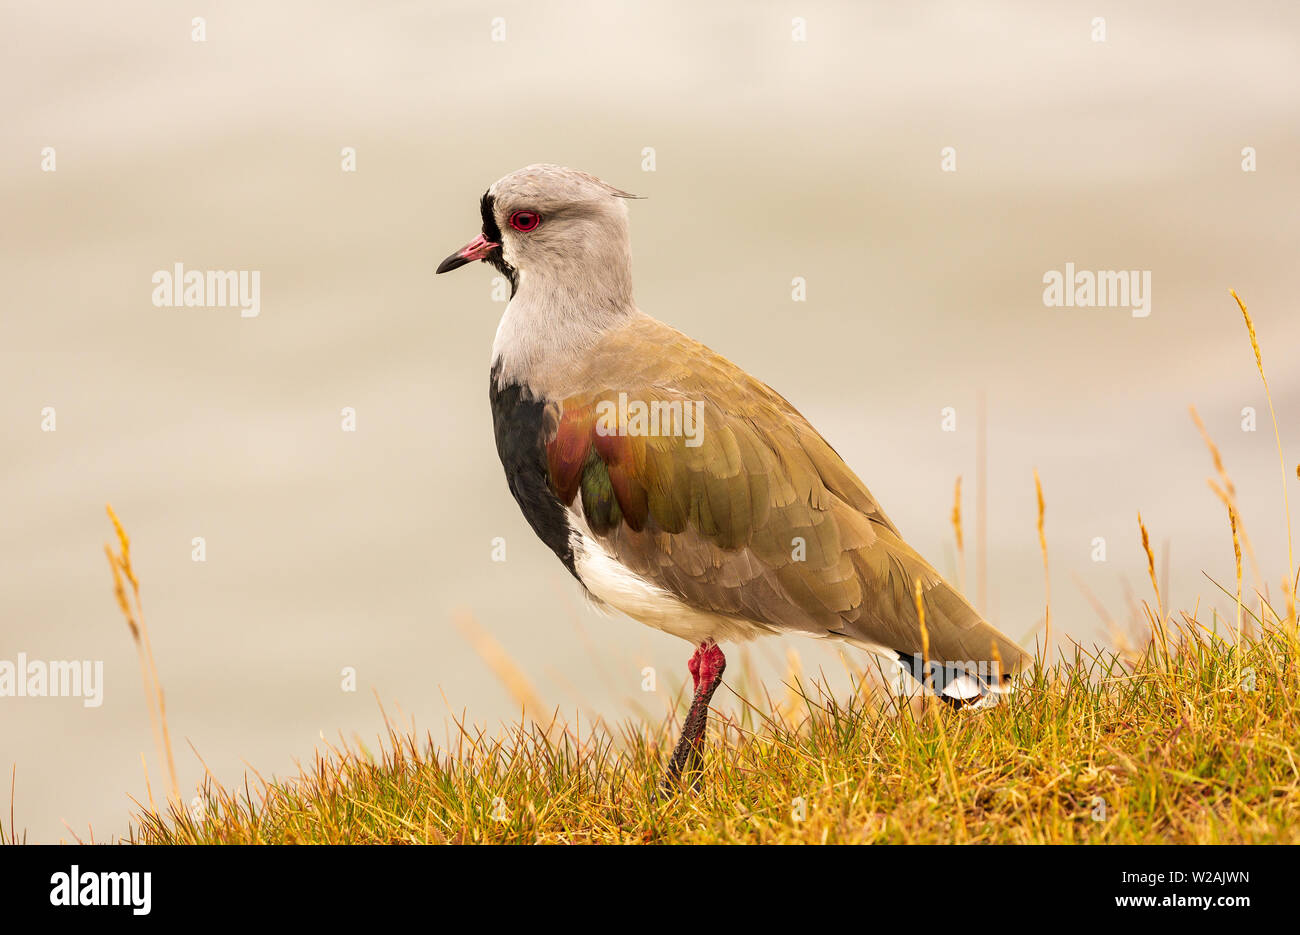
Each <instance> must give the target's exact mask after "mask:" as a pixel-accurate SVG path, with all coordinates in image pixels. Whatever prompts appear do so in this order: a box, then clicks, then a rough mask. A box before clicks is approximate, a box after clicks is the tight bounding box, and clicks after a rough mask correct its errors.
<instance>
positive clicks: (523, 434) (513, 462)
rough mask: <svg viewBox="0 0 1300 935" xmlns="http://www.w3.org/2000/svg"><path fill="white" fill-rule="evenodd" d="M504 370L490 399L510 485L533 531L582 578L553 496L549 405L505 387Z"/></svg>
mask: <svg viewBox="0 0 1300 935" xmlns="http://www.w3.org/2000/svg"><path fill="white" fill-rule="evenodd" d="M499 370H500V365H499V364H498V365H494V366H493V368H492V376H491V386H490V397H489V398H490V400H491V403H492V425H493V428H494V429H495V431H496V439H497V454H498V455H500V457H501V465H502V467H504V468H505V471H506V482H507V483H508V484H509V485H510V492H511V493H512V494H514V495H515V501H516V502H517V503H518V504H519V509H521V510H522V511H523V513H524V518H525V519H527V520H528V525H530V526H532V527H533V532H535V533H537V535H538V537H539V538H540V539H541V540H542V541H543V542H545V543H546V545H547V546H548V547H550V550H551V551H552V552H554V553H555V554H556V556H557V557H558V558H559V559H560V561H562V562H563V563H564V567H565V568H567V569H569V571H570V573H572V575H573V576H574V577H575V578H577V577H578V572H577V570H576V569H575V568H574V566H573V549H572V547H571V546H570V545H569V520H568V517H567V515H566V514H565V510H564V507H563V506H562V505H561V504H560V501H559V499H558V498H556V496H555V494H553V493H552V492H551V485H550V482H549V479H548V477H547V471H546V449H545V427H544V423H543V417H544V413H545V410H546V403H545V401H544V400H540V399H536V398H534V397H533V395H532V393H531V392H529V391H528V390H527V389H526V388H525V387H523V386H521V385H520V384H518V383H510V384H507V385H505V386H501V385H499V384H498V382H497V373H498V371H499ZM578 580H580V581H581V580H582V579H580V578H579V579H578Z"/></svg>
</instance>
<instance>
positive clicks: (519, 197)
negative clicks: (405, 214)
mask: <svg viewBox="0 0 1300 935" xmlns="http://www.w3.org/2000/svg"><path fill="white" fill-rule="evenodd" d="M635 197H637V196H636V195H630V194H628V193H627V192H625V191H620V190H619V189H617V188H615V187H613V186H612V185H608V184H606V183H605V182H602V181H601V180H600V179H598V178H596V177H595V176H593V175H588V174H587V173H586V172H579V171H578V170H576V169H567V168H565V167H563V166H553V165H544V164H539V165H532V166H527V167H525V168H523V169H520V170H518V171H517V172H512V173H510V174H509V175H507V176H505V177H504V178H501V179H498V180H497V181H496V182H495V183H494V184H493V185H492V187H491V188H489V189H488V190H487V192H486V193H485V194H484V195H483V198H482V200H481V201H480V203H479V207H480V209H481V211H482V215H483V230H482V232H481V233H480V234H479V235H478V236H477V237H475V238H474V239H473V240H471V241H470V242H469V243H467V244H466V245H465V246H463V247H461V248H460V249H459V250H457V251H456V252H455V253H453V254H452V255H451V256H449V257H447V259H445V260H443V261H442V263H440V264H439V265H438V272H439V273H446V272H450V271H451V270H453V269H458V268H460V267H461V266H464V265H465V264H466V263H469V262H472V261H473V260H483V261H484V262H487V263H491V264H492V265H493V266H495V267H496V268H497V269H498V270H500V271H501V272H502V273H503V274H505V275H506V276H507V277H508V278H509V279H510V282H511V285H512V286H513V287H515V288H518V284H519V272H520V271H522V272H523V273H524V274H525V275H526V276H532V275H534V274H535V275H539V276H545V277H555V276H570V277H579V278H588V277H592V276H603V275H608V274H610V273H612V272H615V271H617V272H620V273H621V272H622V269H623V268H626V267H627V265H628V252H629V249H628V230H627V206H626V204H625V199H628V198H635Z"/></svg>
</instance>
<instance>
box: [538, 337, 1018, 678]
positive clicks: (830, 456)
mask: <svg viewBox="0 0 1300 935" xmlns="http://www.w3.org/2000/svg"><path fill="white" fill-rule="evenodd" d="M655 326H657V327H655ZM638 328H639V330H640V331H645V329H650V328H653V330H650V331H648V332H647V333H636V332H634V333H633V334H631V335H627V334H625V335H621V336H620V340H617V341H608V342H606V343H605V344H603V345H602V346H600V347H598V348H596V349H595V350H594V351H593V352H592V353H591V354H590V355H589V356H588V358H587V359H586V360H585V362H584V363H583V364H582V365H580V366H581V372H580V373H579V374H578V375H577V377H576V378H575V379H574V381H573V384H572V385H583V386H586V387H589V388H590V389H585V390H583V391H581V392H577V393H573V394H571V395H568V396H567V397H566V398H564V399H563V400H561V401H556V402H553V403H551V404H550V406H549V407H548V410H547V413H546V441H545V445H546V460H547V470H548V475H549V479H550V484H551V487H552V490H553V491H554V492H555V494H556V496H557V497H558V498H559V500H560V502H561V503H563V504H564V505H566V506H569V507H572V508H574V509H578V508H579V507H580V509H581V512H582V514H583V516H584V518H585V520H586V523H587V526H588V527H589V529H590V530H591V532H592V534H593V535H594V536H596V537H597V538H599V540H600V541H601V542H602V544H603V545H604V546H605V548H606V549H607V550H608V551H609V552H610V553H611V554H612V555H613V556H614V557H615V558H617V559H618V560H619V561H620V562H621V563H622V564H624V565H625V566H626V567H628V568H629V569H630V570H632V571H634V572H635V573H637V574H638V575H640V576H642V577H643V578H645V579H646V580H648V581H650V582H652V583H654V584H656V585H658V586H659V587H662V588H664V589H666V590H667V591H669V592H670V593H672V594H674V595H675V596H677V597H678V598H680V599H681V600H682V601H684V602H685V603H687V604H688V605H690V606H692V607H695V608H698V609H700V610H706V611H710V612H713V613H718V614H724V615H729V616H735V617H739V618H744V619H748V620H751V621H754V622H756V623H759V624H761V625H764V626H767V627H770V628H772V629H791V630H800V631H805V632H809V633H813V634H816V635H839V636H844V637H848V638H851V639H856V640H859V641H862V642H864V643H868V644H872V645H876V646H879V647H881V648H883V649H886V650H891V651H894V652H898V653H903V654H906V655H908V656H911V655H913V654H920V653H922V651H923V646H922V638H921V630H920V625H919V622H918V617H917V612H916V604H915V597H914V588H915V582H916V581H917V580H919V581H920V582H921V586H922V593H923V601H924V607H925V618H926V629H927V632H928V635H929V642H930V645H929V652H930V658H931V659H933V660H949V661H966V660H972V661H980V660H992V659H1000V660H1001V661H1002V663H1003V665H1005V666H1006V671H1008V672H1009V671H1010V670H1011V667H1012V666H1014V665H1016V664H1018V663H1019V662H1020V661H1021V658H1022V653H1021V651H1020V649H1019V647H1017V646H1016V645H1015V644H1014V643H1013V642H1011V641H1010V640H1009V639H1008V638H1007V637H1005V636H1003V635H1002V634H1001V633H999V632H998V631H997V630H996V629H994V628H993V627H992V626H990V625H989V624H988V623H986V622H984V621H983V620H982V619H981V618H980V616H979V614H978V613H976V611H975V610H974V609H973V608H972V607H971V606H970V605H969V604H968V603H967V602H966V601H965V600H964V599H963V598H962V597H961V595H960V594H958V593H957V591H956V590H955V589H953V588H952V587H951V586H949V585H948V583H947V582H946V581H944V580H943V578H942V577H941V576H940V575H939V574H938V572H936V571H935V570H934V569H933V568H932V567H931V566H930V565H929V564H927V563H926V562H925V560H924V559H922V558H921V557H920V556H919V555H918V554H917V553H916V552H915V551H913V549H912V548H911V547H910V546H908V545H907V543H905V542H904V541H903V540H902V537H901V536H900V535H899V533H898V530H897V528H896V527H895V526H894V524H893V523H892V522H890V521H889V519H888V517H886V516H885V514H884V512H883V511H882V510H881V509H880V506H879V504H877V503H876V501H875V499H874V498H873V497H872V496H871V493H870V492H869V491H868V490H867V488H866V486H865V485H864V484H863V483H862V481H861V480H859V479H858V478H857V476H856V475H854V473H853V472H852V471H851V470H850V469H849V468H848V466H847V465H846V464H845V463H844V461H843V460H842V459H841V458H840V457H839V455H837V454H836V453H835V451H834V450H833V449H832V448H831V447H830V445H828V444H827V443H826V441H825V440H824V439H823V438H822V437H821V435H819V434H818V433H817V431H816V430H815V429H814V428H813V427H812V426H811V425H810V424H809V423H808V421H807V420H806V419H804V418H803V417H802V416H801V415H800V414H799V413H798V412H797V411H796V410H795V409H794V407H793V406H791V405H790V404H789V403H788V402H786V401H785V400H784V399H783V398H781V397H780V396H779V395H778V394H776V393H775V392H774V391H772V390H771V389H770V388H768V387H767V386H765V385H764V384H762V383H760V382H759V381H757V380H755V379H754V378H753V377H750V376H749V375H748V374H746V373H745V372H744V371H743V370H741V369H740V368H739V367H737V366H735V365H734V364H732V363H731V362H730V361H728V360H726V359H725V358H723V357H721V356H719V355H717V354H715V353H713V352H712V351H710V350H709V349H708V348H706V347H704V346H703V345H701V344H699V343H697V342H695V341H692V340H691V339H689V338H687V337H685V336H684V335H681V334H680V333H679V332H676V331H674V330H672V329H670V328H668V327H667V326H664V325H659V324H658V323H657V322H654V323H653V326H652V325H641V326H638ZM656 413H657V414H656ZM655 419H657V420H658V423H657V424H656V423H655V421H654V420H655Z"/></svg>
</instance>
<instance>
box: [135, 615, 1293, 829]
mask: <svg viewBox="0 0 1300 935" xmlns="http://www.w3.org/2000/svg"><path fill="white" fill-rule="evenodd" d="M1176 636H1177V639H1176V640H1175V643H1176V645H1175V646H1173V647H1171V651H1170V656H1169V657H1168V658H1166V657H1165V656H1164V655H1163V652H1162V651H1157V648H1156V644H1155V643H1148V646H1147V649H1146V651H1144V652H1143V653H1142V655H1141V656H1140V657H1138V658H1136V659H1130V660H1126V659H1124V658H1122V657H1121V656H1119V655H1115V654H1106V653H1095V654H1091V655H1089V654H1085V653H1084V652H1083V651H1082V650H1080V649H1077V648H1076V650H1075V652H1074V653H1073V654H1072V655H1071V656H1070V657H1069V658H1061V659H1058V660H1057V662H1056V663H1055V664H1054V665H1052V666H1051V667H1047V668H1043V667H1040V668H1038V669H1037V670H1036V671H1035V672H1034V673H1033V674H1032V676H1031V677H1030V679H1029V680H1028V681H1027V682H1026V683H1025V684H1024V685H1023V686H1022V687H1021V688H1020V689H1019V690H1018V691H1017V692H1016V693H1015V694H1014V695H1013V697H1012V698H1011V700H1010V701H1009V702H1004V703H1003V704H1001V705H999V706H997V707H995V708H992V709H985V710H980V711H970V712H952V711H950V710H949V709H948V708H947V707H946V706H943V705H939V704H936V703H933V702H931V703H929V704H926V705H908V704H904V705H902V706H901V708H895V707H893V706H891V705H889V704H886V703H883V701H882V699H881V698H880V696H879V695H877V694H875V693H873V692H871V691H870V690H869V689H868V686H867V685H866V684H865V683H863V684H862V690H861V691H858V692H854V693H853V695H852V696H851V697H850V698H848V699H847V700H837V699H835V698H834V697H832V696H831V695H830V693H829V692H828V691H826V690H825V688H824V686H822V685H821V684H820V683H814V684H801V685H799V686H798V690H797V694H796V697H797V698H798V700H799V702H800V704H801V705H802V707H801V708H800V709H798V710H796V711H789V710H786V709H785V708H784V706H783V705H780V704H773V703H770V702H767V703H764V704H762V705H745V706H743V707H742V709H741V713H740V715H739V716H738V717H737V718H734V719H730V720H727V721H725V722H724V723H722V724H720V725H719V724H718V721H717V718H716V717H715V718H714V719H712V720H711V724H712V725H713V726H712V727H711V737H710V743H709V745H708V750H707V753H706V757H705V767H704V774H705V775H704V777H703V778H704V780H705V781H704V782H703V783H702V784H701V786H700V788H699V789H698V790H697V791H696V790H690V789H689V788H687V789H682V790H680V791H679V792H678V793H677V794H675V795H673V796H667V797H660V796H657V795H656V791H655V790H656V788H657V786H658V783H659V781H660V777H661V775H662V763H663V761H664V758H665V757H666V755H667V754H668V752H669V751H671V749H672V745H673V741H674V740H675V727H676V725H675V724H673V723H670V722H667V721H666V722H665V723H662V724H659V725H656V726H655V727H653V728H647V727H646V726H645V725H643V724H636V723H625V724H623V725H622V727H621V728H620V729H619V730H617V731H613V732H611V731H608V730H606V729H604V727H603V725H596V726H595V727H594V728H593V729H591V730H589V731H588V732H587V733H586V734H585V735H583V736H581V737H580V736H578V734H577V733H576V732H575V731H573V730H572V729H570V728H568V727H566V726H564V725H561V724H558V723H552V724H548V725H545V726H543V725H539V724H537V723H536V722H530V723H529V726H527V727H516V728H514V729H511V730H509V731H507V732H506V733H505V734H504V735H502V736H497V737H489V736H486V735H484V734H482V733H476V732H471V731H468V730H466V731H463V732H462V734H461V744H460V747H459V749H457V750H455V751H453V752H450V753H444V754H438V753H436V752H434V750H433V745H432V743H431V742H430V741H429V739H428V738H427V737H426V738H425V739H424V741H423V742H420V741H418V740H417V738H416V737H415V736H414V735H413V734H411V733H409V732H402V731H399V730H398V729H396V728H395V727H393V726H392V725H391V724H390V725H389V731H388V734H387V736H386V737H384V738H383V739H382V741H381V743H379V744H378V745H377V747H376V748H375V749H374V750H373V751H371V750H366V749H363V748H361V747H360V746H356V745H354V746H347V745H342V744H341V745H339V746H336V747H330V748H328V749H326V750H324V751H321V752H320V753H318V755H317V757H316V759H315V761H314V762H313V763H311V764H310V765H309V766H307V767H305V768H303V769H302V771H301V773H300V775H298V776H297V777H295V778H293V779H292V780H289V781H274V782H263V781H261V780H260V779H259V781H258V784H257V785H256V787H246V788H245V789H242V790H238V791H230V790H224V789H221V788H219V787H218V786H216V785H215V784H213V783H211V782H209V783H206V784H205V786H204V788H203V789H202V790H201V792H200V795H201V797H202V798H203V800H204V807H203V814H204V818H203V820H201V821H200V820H196V819H195V814H194V813H193V811H188V810H184V809H177V808H174V807H173V808H171V809H170V810H169V812H168V813H167V814H166V815H160V814H158V813H149V812H146V813H145V814H144V815H142V816H140V818H139V821H138V824H137V826H136V827H135V829H134V830H133V832H132V834H131V838H132V840H135V841H138V842H143V843H158V844H216V843H332V844H360V843H426V842H427V843H442V842H453V843H468V842H482V843H517V844H536V843H571V844H572V843H683V844H685V843H796V842H806V843H812V842H817V843H883V842H894V843H949V842H971V843H1003V844H1019V843H1085V842H1093V843H1103V842H1104V843H1117V844H1145V843H1174V842H1180V843H1211V842H1214V843H1263V842H1274V843H1283V842H1287V843H1297V842H1300V769H1298V768H1297V749H1296V745H1297V736H1300V732H1298V730H1297V728H1298V727H1300V712H1298V711H1297V703H1296V700H1295V699H1296V698H1297V697H1300V685H1297V671H1296V654H1295V645H1294V636H1293V634H1289V633H1287V632H1286V631H1285V630H1284V628H1283V627H1282V626H1279V625H1276V624H1273V623H1270V624H1268V625H1266V626H1265V627H1264V628H1263V629H1262V631H1261V632H1260V633H1259V635H1258V636H1256V637H1252V638H1251V639H1249V640H1248V641H1246V642H1245V643H1243V644H1242V645H1241V647H1240V652H1239V651H1238V648H1237V647H1235V646H1234V645H1233V644H1231V643H1230V642H1229V641H1227V640H1225V639H1223V638H1221V637H1219V636H1217V635H1214V634H1212V633H1209V632H1206V631H1204V630H1201V629H1200V628H1199V627H1197V626H1196V625H1195V624H1193V623H1187V622H1184V623H1182V624H1180V625H1179V626H1178V628H1177V633H1176ZM1239 666H1240V670H1241V674H1240V675H1239V673H1238V667H1239Z"/></svg>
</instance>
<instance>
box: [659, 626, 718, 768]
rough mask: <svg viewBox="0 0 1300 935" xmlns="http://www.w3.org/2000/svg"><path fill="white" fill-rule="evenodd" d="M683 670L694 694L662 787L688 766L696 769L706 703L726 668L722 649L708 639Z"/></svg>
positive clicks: (706, 712)
mask: <svg viewBox="0 0 1300 935" xmlns="http://www.w3.org/2000/svg"><path fill="white" fill-rule="evenodd" d="M686 667H687V668H688V669H689V670H690V673H691V679H692V680H693V681H694V682H695V695H694V697H693V698H692V700H691V709H690V711H688V712H687V713H686V723H685V724H684V725H683V726H682V736H681V739H680V740H678V741H677V747H676V748H675V749H674V750H673V756H672V759H671V760H669V762H668V777H667V780H666V784H669V785H671V784H674V783H675V782H676V780H677V777H678V776H680V775H681V773H682V769H683V768H684V767H685V766H686V765H687V764H688V763H689V764H691V765H692V766H698V765H699V763H700V761H701V758H702V755H703V753H702V751H703V748H704V728H705V725H706V723H707V721H708V717H709V702H710V701H711V700H712V699H713V693H714V692H715V691H717V689H718V686H719V685H720V684H721V683H722V673H723V671H725V670H726V668H727V659H726V657H725V656H723V655H722V649H721V648H720V647H719V646H718V644H717V643H715V642H713V641H712V640H708V641H706V642H703V643H701V644H700V647H699V649H697V650H695V653H694V655H692V656H691V659H690V662H688V663H687V664H686Z"/></svg>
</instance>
